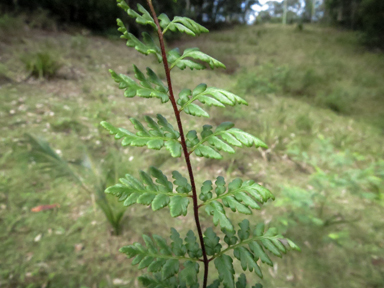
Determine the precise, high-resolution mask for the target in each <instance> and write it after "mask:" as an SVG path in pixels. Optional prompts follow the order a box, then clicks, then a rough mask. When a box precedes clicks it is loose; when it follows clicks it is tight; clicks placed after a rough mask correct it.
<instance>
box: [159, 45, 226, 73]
mask: <svg viewBox="0 0 384 288" xmlns="http://www.w3.org/2000/svg"><path fill="white" fill-rule="evenodd" d="M186 58H192V59H193V60H198V61H202V62H206V63H208V65H209V66H210V67H211V69H214V68H224V69H225V68H226V67H225V65H224V64H223V63H221V62H220V61H218V60H216V59H215V58H213V57H211V56H209V55H207V54H205V53H203V52H201V51H200V49H199V48H188V49H185V50H184V52H183V55H181V54H180V51H179V49H178V48H175V49H173V50H171V51H169V52H168V55H167V59H168V63H169V65H170V69H173V68H174V67H177V68H179V69H181V70H184V69H185V68H187V67H188V68H190V69H191V70H193V69H196V70H202V69H205V66H204V65H202V64H200V63H196V62H194V61H192V60H189V59H186Z"/></svg>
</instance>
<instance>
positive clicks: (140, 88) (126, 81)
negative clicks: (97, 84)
mask: <svg viewBox="0 0 384 288" xmlns="http://www.w3.org/2000/svg"><path fill="white" fill-rule="evenodd" d="M133 68H134V71H135V77H136V79H137V80H139V81H140V82H139V83H137V82H136V81H134V80H133V79H132V78H130V77H128V76H127V75H124V74H117V73H116V72H115V71H113V70H111V69H110V70H109V72H110V73H111V76H112V78H113V80H115V82H116V83H118V84H119V88H120V89H124V96H125V97H127V98H132V97H135V96H139V97H143V98H159V99H160V100H161V103H166V102H168V100H169V96H168V88H167V86H165V84H164V83H163V82H162V81H161V80H160V78H159V77H158V76H157V75H156V73H155V72H153V71H152V70H151V69H150V68H147V76H148V77H145V75H144V74H143V73H142V72H141V71H140V70H139V68H137V67H136V66H135V65H133Z"/></svg>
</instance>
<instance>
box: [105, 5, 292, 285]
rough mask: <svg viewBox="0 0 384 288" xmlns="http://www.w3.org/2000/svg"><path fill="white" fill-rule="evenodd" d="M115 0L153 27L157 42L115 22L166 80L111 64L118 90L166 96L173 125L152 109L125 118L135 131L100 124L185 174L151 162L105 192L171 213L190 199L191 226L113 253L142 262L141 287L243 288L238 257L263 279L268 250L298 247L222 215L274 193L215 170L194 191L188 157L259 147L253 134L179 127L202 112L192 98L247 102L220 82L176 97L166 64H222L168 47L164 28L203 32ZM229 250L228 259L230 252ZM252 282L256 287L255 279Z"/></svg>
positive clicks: (247, 208) (228, 126) (183, 209)
mask: <svg viewBox="0 0 384 288" xmlns="http://www.w3.org/2000/svg"><path fill="white" fill-rule="evenodd" d="M117 2H118V6H120V7H121V8H122V9H124V10H125V11H126V12H127V13H128V15H129V16H131V17H133V18H135V20H136V22H137V23H139V24H142V25H149V26H151V27H152V28H153V29H154V30H155V31H156V32H157V34H158V38H159V43H160V47H159V46H158V45H157V44H156V42H155V41H154V40H153V38H152V36H151V35H150V34H149V33H146V32H144V33H143V34H142V40H139V39H138V38H136V37H135V36H134V35H133V34H131V33H129V32H128V31H127V29H126V28H125V26H124V24H123V23H122V21H121V20H120V19H118V20H117V24H118V26H119V29H118V30H119V31H120V32H121V33H122V36H121V38H124V39H126V40H127V46H129V47H134V48H135V49H136V50H137V51H139V52H141V53H143V54H145V55H149V54H154V56H155V57H156V58H157V60H158V61H159V63H163V65H164V70H165V74H166V79H167V85H166V84H164V83H163V82H162V81H161V80H160V78H159V77H158V76H157V75H156V73H155V72H154V71H153V70H151V69H150V68H147V69H146V73H143V72H142V71H141V70H140V69H139V68H138V67H136V66H134V71H135V78H136V79H137V80H138V81H136V80H134V79H132V78H130V77H128V76H127V75H123V74H117V73H115V72H114V71H112V70H111V71H110V72H111V75H112V77H113V79H114V80H115V82H117V83H118V84H119V88H120V89H123V90H124V96H126V97H129V98H130V97H135V96H139V97H145V98H159V99H160V101H161V103H163V104H164V103H168V102H171V104H172V107H173V111H174V114H175V118H176V123H177V128H176V129H175V128H174V126H173V125H172V124H171V123H169V122H168V121H167V120H166V119H165V118H164V117H163V116H161V115H157V117H156V119H154V118H151V117H149V116H146V117H145V122H146V123H142V122H140V121H139V120H137V119H135V118H131V119H130V121H131V122H132V124H133V128H134V129H135V130H136V131H133V130H131V131H128V130H126V129H124V128H116V127H114V126H113V125H112V124H109V123H107V122H102V123H101V125H102V126H103V127H105V128H106V129H107V130H108V131H109V132H110V133H111V134H113V135H115V138H116V139H122V145H123V146H139V147H142V146H147V147H148V148H149V149H156V150H159V149H162V148H163V147H165V148H166V149H167V150H168V151H169V153H170V154H171V156H172V157H182V155H183V157H184V159H185V163H186V165H187V170H188V174H189V175H188V176H189V180H187V179H186V178H185V177H184V176H183V175H181V174H180V173H179V172H177V171H173V173H172V178H173V179H172V180H171V179H168V178H167V176H165V175H164V174H163V173H162V171H160V170H159V169H157V168H155V167H151V168H150V169H149V172H148V173H147V172H144V171H141V172H140V177H134V176H132V175H129V174H127V175H126V176H125V177H124V178H121V179H120V183H118V184H116V185H114V186H112V187H109V188H108V189H107V190H106V193H109V194H112V195H115V196H116V197H118V199H119V200H120V201H122V202H123V205H125V206H130V205H133V204H136V203H137V204H142V205H150V206H151V208H152V209H153V210H154V211H156V210H159V209H162V208H164V207H167V206H168V207H169V210H170V214H171V216H172V217H178V216H180V215H184V216H185V215H186V214H187V211H188V205H190V204H192V206H193V214H194V219H195V223H196V230H197V237H196V235H195V233H194V232H193V231H192V230H190V231H189V232H188V233H187V234H186V235H185V236H183V237H182V236H180V234H179V233H178V232H177V231H176V230H175V229H173V228H172V229H171V236H170V238H171V243H170V244H169V242H167V241H166V240H165V239H164V238H162V237H160V236H158V235H152V237H150V236H148V235H143V243H141V244H140V243H134V244H132V245H129V246H126V247H123V248H121V250H120V251H121V252H122V253H125V254H126V255H127V256H128V258H134V259H133V262H132V263H133V265H137V266H138V269H144V268H146V270H147V274H145V275H143V276H140V277H139V280H140V282H141V283H142V285H143V286H144V287H151V288H155V287H156V288H161V287H164V288H176V287H200V284H202V287H204V288H205V287H210V288H214V287H220V285H222V286H223V287H227V288H234V287H236V288H246V287H247V281H246V278H245V275H244V274H241V275H240V277H238V278H237V279H235V277H234V274H235V270H234V266H233V260H234V259H237V260H239V261H240V266H241V267H242V269H243V270H244V271H245V270H249V271H251V272H252V271H254V272H255V273H256V274H257V275H258V276H259V277H261V278H262V277H263V274H262V272H261V269H260V265H261V263H265V264H267V265H271V266H272V265H273V263H272V261H271V259H270V257H269V253H271V254H273V255H275V256H278V257H281V255H282V254H283V253H286V250H287V249H296V250H298V249H299V248H298V247H297V246H296V245H295V244H294V243H293V242H292V241H290V240H289V239H284V238H283V237H282V236H281V235H278V233H277V231H276V229H274V228H269V229H268V230H265V228H264V225H263V224H258V225H256V227H253V226H252V225H251V224H250V223H249V221H248V220H244V221H242V222H241V223H239V224H238V226H239V227H234V225H233V224H232V223H231V221H230V220H229V218H228V216H227V212H228V209H227V208H229V209H230V210H232V211H233V212H236V211H237V212H239V213H243V214H252V209H260V205H262V204H263V203H265V202H266V201H268V200H269V199H274V196H273V195H272V193H271V192H269V191H268V190H267V189H266V188H264V187H262V186H260V185H259V184H257V183H255V182H254V181H252V180H246V181H243V180H241V179H234V180H233V181H231V182H230V183H228V184H227V183H226V181H225V179H224V178H223V177H221V176H219V177H217V178H216V180H215V181H214V183H212V181H211V180H207V181H205V182H204V183H202V186H201V189H200V190H199V191H200V192H198V189H197V188H196V184H195V180H194V174H193V169H192V166H191V162H190V157H191V156H192V155H194V156H196V157H206V158H213V159H221V158H222V155H221V154H222V153H224V152H227V153H235V150H234V147H242V146H243V145H244V146H247V147H266V145H265V144H264V143H263V142H262V141H261V140H259V139H258V138H256V137H254V136H252V135H250V134H248V133H246V132H244V131H242V130H240V129H238V128H234V124H233V123H230V122H224V123H222V124H220V125H219V126H217V127H215V128H214V127H212V126H211V125H204V126H203V127H202V130H201V132H200V137H199V135H198V133H197V132H196V131H194V130H192V131H189V132H187V133H184V128H183V124H182V121H181V114H182V112H184V113H185V114H189V115H192V116H197V117H209V115H208V113H207V112H206V111H205V110H204V109H203V108H202V107H201V106H200V105H197V104H196V103H198V102H200V103H201V104H205V105H208V106H211V105H213V106H217V107H225V106H226V105H229V106H234V105H237V104H244V105H247V102H246V101H245V100H244V99H242V98H240V97H239V96H237V95H234V94H232V93H230V92H227V91H225V90H222V89H219V88H215V87H207V85H205V84H200V85H198V86H197V87H195V88H194V89H193V90H190V89H183V90H181V91H180V93H179V95H178V99H176V98H175V94H174V91H173V89H172V81H171V75H170V71H171V70H172V69H175V68H178V69H181V70H184V69H185V68H187V67H188V68H190V69H197V70H200V69H204V68H205V66H204V65H202V64H201V63H203V62H206V63H208V65H209V66H210V67H211V68H212V69H213V68H225V66H224V64H223V63H221V62H219V61H218V60H216V59H214V58H212V57H210V56H208V55H207V54H205V53H203V52H201V51H200V50H199V49H198V48H191V49H186V50H185V51H184V52H183V53H181V52H180V51H179V50H178V49H174V50H171V51H169V52H168V53H167V52H166V50H165V47H164V39H163V36H164V34H165V33H170V32H183V33H186V34H188V35H191V36H196V35H199V34H201V33H206V32H208V30H207V29H206V28H204V27H203V26H201V25H200V24H198V23H196V22H195V21H193V20H191V19H189V18H186V17H175V18H174V19H173V20H172V21H171V20H170V19H169V18H168V16H167V15H165V14H161V15H160V16H159V17H157V15H156V13H155V9H154V7H153V4H152V1H151V0H147V4H148V8H149V11H150V12H149V11H148V10H146V9H145V8H144V7H143V6H141V5H140V4H139V5H138V7H137V11H135V10H133V9H131V8H130V7H129V6H128V5H127V4H126V3H125V2H124V1H123V0H118V1H117ZM191 202H192V203H191ZM202 210H205V211H206V213H208V215H211V216H212V217H213V218H212V219H213V224H214V225H215V226H217V225H219V226H220V228H221V231H222V236H223V237H222V238H220V237H218V236H217V234H216V232H215V230H214V229H212V228H208V229H206V230H205V231H202V228H201V224H200V219H199V212H201V211H202ZM266 251H268V253H267V252H266ZM231 253H233V256H234V257H232V256H230V255H231ZM211 262H212V263H213V264H214V266H215V267H216V269H217V271H218V277H217V279H215V280H214V281H213V282H212V283H210V284H208V279H211V278H212V277H208V268H209V264H210V263H211ZM201 266H202V267H201ZM201 270H202V273H203V277H202V280H200V281H199V277H198V274H199V272H200V271H201ZM216 275H217V274H216ZM251 286H252V284H251ZM252 287H261V286H260V284H256V285H255V286H252Z"/></svg>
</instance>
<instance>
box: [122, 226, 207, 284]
mask: <svg viewBox="0 0 384 288" xmlns="http://www.w3.org/2000/svg"><path fill="white" fill-rule="evenodd" d="M188 233H189V234H191V233H192V234H193V232H192V231H190V232H188ZM171 239H172V242H171V245H168V244H167V241H166V240H165V239H164V238H162V237H161V236H158V235H153V239H152V238H150V237H149V236H147V235H143V240H144V242H145V245H142V244H140V243H134V244H132V245H129V246H125V247H122V248H121V249H120V252H122V253H124V254H126V255H127V256H128V258H134V260H133V261H132V265H138V269H144V268H147V271H148V272H151V273H157V272H160V273H161V278H160V277H158V280H156V281H164V280H167V279H170V278H171V277H174V276H175V275H176V274H177V273H179V270H180V261H184V263H183V266H184V269H183V270H182V271H181V272H180V274H179V277H180V278H181V280H182V281H185V282H186V283H191V282H193V281H194V280H196V279H197V273H198V271H199V265H198V264H197V262H199V261H201V260H200V259H199V258H189V257H187V255H186V254H188V255H191V254H194V253H195V254H196V251H190V250H189V246H188V245H186V244H185V242H183V240H182V239H181V238H180V234H179V233H178V232H177V231H176V230H175V229H174V228H172V229H171ZM196 255H197V254H196ZM198 255H201V253H200V252H199V253H198ZM159 278H160V279H159ZM153 280H155V279H153ZM148 281H149V279H148ZM148 283H151V281H149V282H148Z"/></svg>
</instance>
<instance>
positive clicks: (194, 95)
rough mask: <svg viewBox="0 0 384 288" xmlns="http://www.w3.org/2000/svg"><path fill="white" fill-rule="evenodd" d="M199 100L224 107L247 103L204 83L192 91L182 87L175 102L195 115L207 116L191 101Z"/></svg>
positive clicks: (183, 109) (185, 110)
mask: <svg viewBox="0 0 384 288" xmlns="http://www.w3.org/2000/svg"><path fill="white" fill-rule="evenodd" d="M195 101H199V102H201V103H203V104H206V105H208V106H216V107H222V108H223V107H225V105H229V106H234V105H236V104H244V105H248V103H247V102H246V101H245V100H244V99H242V98H241V97H239V96H237V95H235V94H233V93H231V92H228V91H225V90H223V89H218V88H215V87H209V88H208V87H207V85H206V84H200V85H198V86H197V87H196V88H195V89H194V90H193V91H191V90H190V89H183V90H181V92H180V93H179V99H178V100H177V104H178V105H180V106H181V108H180V110H181V111H184V112H185V113H187V114H189V115H193V116H197V117H209V115H208V113H207V112H206V111H204V110H203V109H202V108H201V107H200V106H198V105H196V104H194V103H193V102H195Z"/></svg>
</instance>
